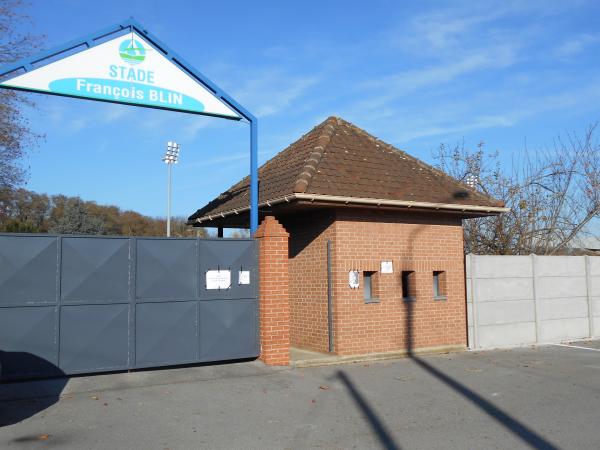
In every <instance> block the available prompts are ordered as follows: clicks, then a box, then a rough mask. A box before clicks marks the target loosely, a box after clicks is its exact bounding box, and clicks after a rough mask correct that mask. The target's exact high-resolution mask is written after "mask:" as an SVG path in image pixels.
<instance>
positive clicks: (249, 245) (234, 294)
mask: <svg viewBox="0 0 600 450" xmlns="http://www.w3.org/2000/svg"><path fill="white" fill-rule="evenodd" d="M219 269H220V270H230V271H231V287H230V288H229V289H225V290H215V289H206V272H207V271H209V270H219ZM241 270H244V271H250V284H246V285H242V284H239V271H241ZM256 278H257V277H256V246H255V242H254V241H252V240H243V241H241V240H240V241H238V240H205V241H200V280H201V283H200V286H201V289H200V298H201V299H208V300H210V299H221V298H232V299H233V298H252V297H256V293H257V290H256V288H257V285H256Z"/></svg>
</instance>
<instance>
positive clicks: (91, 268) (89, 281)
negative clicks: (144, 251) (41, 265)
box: [61, 237, 130, 304]
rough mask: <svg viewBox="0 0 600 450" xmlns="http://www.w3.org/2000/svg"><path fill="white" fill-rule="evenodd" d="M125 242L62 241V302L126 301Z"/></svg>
mask: <svg viewBox="0 0 600 450" xmlns="http://www.w3.org/2000/svg"><path fill="white" fill-rule="evenodd" d="M129 241H130V239H127V238H124V239H119V238H114V239H110V238H104V239H98V238H93V237H64V238H62V265H61V299H62V303H63V304H65V303H90V302H102V303H112V302H115V301H128V300H129Z"/></svg>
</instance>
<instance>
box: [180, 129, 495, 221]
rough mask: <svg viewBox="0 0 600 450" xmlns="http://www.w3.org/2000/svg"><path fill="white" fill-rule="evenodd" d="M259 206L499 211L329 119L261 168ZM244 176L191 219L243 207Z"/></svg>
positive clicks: (485, 199) (420, 164)
mask: <svg viewBox="0 0 600 450" xmlns="http://www.w3.org/2000/svg"><path fill="white" fill-rule="evenodd" d="M259 180H260V182H259V203H265V202H268V201H271V200H275V199H280V198H282V197H286V196H293V195H294V194H316V195H322V196H339V197H353V198H361V199H383V200H401V201H407V202H421V203H431V204H451V205H469V206H481V207H492V208H493V207H502V206H503V205H502V203H500V202H498V201H496V200H493V199H491V198H489V197H487V196H485V195H483V194H481V193H479V192H477V191H475V190H473V189H470V188H469V187H468V186H466V185H464V184H462V183H459V182H458V181H456V180H455V179H454V178H452V177H450V176H448V175H446V174H445V173H443V172H441V171H440V170H437V169H435V168H433V167H431V166H429V165H427V164H425V163H424V162H422V161H420V160H418V159H416V158H414V157H412V156H410V155H409V154H407V153H405V152H403V151H401V150H398V149H397V148H395V147H393V146H391V145H389V144H386V143H385V142H382V141H380V140H379V139H377V138H375V137H374V136H372V135H370V134H369V133H367V132H366V131H364V130H362V129H360V128H358V127H357V126H355V125H353V124H351V123H349V122H347V121H345V120H343V119H340V118H338V117H329V118H328V119H327V120H325V121H324V122H323V123H321V124H320V125H318V126H316V127H315V128H314V129H313V130H311V131H310V132H308V133H307V134H305V135H304V136H302V137H301V138H300V139H299V140H297V141H296V142H294V143H293V144H291V145H290V146H289V147H287V148H286V149H285V150H283V151H281V152H280V153H278V154H277V155H276V156H275V157H273V158H272V159H271V160H269V161H267V162H266V163H265V164H264V165H263V166H262V167H260V169H259ZM249 197H250V196H249V178H248V177H246V178H244V179H243V180H241V181H240V182H238V183H236V184H235V185H233V186H232V187H231V188H229V189H228V190H226V191H225V192H223V193H222V194H221V195H219V196H218V197H217V198H215V199H214V200H212V201H211V202H210V203H208V204H207V205H206V206H204V207H202V208H201V209H199V210H198V211H196V212H195V213H194V214H193V215H192V216H190V217H189V220H190V222H192V221H195V220H196V219H198V218H201V219H202V218H205V217H208V216H217V215H221V214H222V213H227V212H231V211H234V210H235V211H237V210H240V209H247V208H248V206H249Z"/></svg>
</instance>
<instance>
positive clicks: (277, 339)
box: [254, 216, 290, 366]
mask: <svg viewBox="0 0 600 450" xmlns="http://www.w3.org/2000/svg"><path fill="white" fill-rule="evenodd" d="M254 237H255V238H256V239H257V241H258V270H259V305H260V306H259V308H260V342H261V351H260V359H261V361H263V362H264V363H265V364H267V365H270V366H287V365H289V363H290V299H289V260H288V238H289V234H288V232H287V231H285V228H283V226H282V225H281V224H280V223H279V222H278V221H277V220H276V219H275V217H273V216H267V217H265V218H264V220H263V221H262V223H261V224H260V226H259V227H258V230H256V234H255V235H254Z"/></svg>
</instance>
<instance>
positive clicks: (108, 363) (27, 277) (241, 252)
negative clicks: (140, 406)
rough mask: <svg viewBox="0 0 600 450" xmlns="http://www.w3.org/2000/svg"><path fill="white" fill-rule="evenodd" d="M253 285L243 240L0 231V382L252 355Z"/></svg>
mask: <svg viewBox="0 0 600 450" xmlns="http://www.w3.org/2000/svg"><path fill="white" fill-rule="evenodd" d="M215 271H216V272H215ZM227 271H229V275H230V285H229V287H226V286H225V285H223V280H221V284H218V283H217V285H216V288H214V287H215V285H213V283H211V282H210V280H209V285H207V276H208V275H211V274H212V275H214V274H217V275H218V276H222V275H227V274H228V272H227ZM212 275H211V276H212ZM257 283H258V274H257V250H256V243H255V241H254V240H252V239H186V238H181V239H172V238H169V239H167V238H146V237H144V238H142V237H138V238H135V237H133V238H128V237H104V236H101V237H96V236H94V237H88V236H51V235H20V234H0V365H1V367H0V371H1V372H0V374H1V380H8V379H18V378H28V377H43V376H52V375H57V374H76V373H91V372H102V371H114V370H125V369H133V368H141V367H156V366H165V365H176V364H186V363H195V362H205V361H220V360H227V359H241V358H252V357H256V356H258V354H259V341H258V298H257V295H258V286H257ZM213 288H214V289H213Z"/></svg>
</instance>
